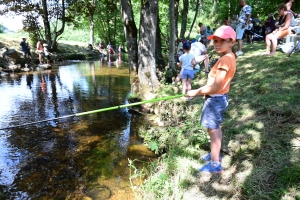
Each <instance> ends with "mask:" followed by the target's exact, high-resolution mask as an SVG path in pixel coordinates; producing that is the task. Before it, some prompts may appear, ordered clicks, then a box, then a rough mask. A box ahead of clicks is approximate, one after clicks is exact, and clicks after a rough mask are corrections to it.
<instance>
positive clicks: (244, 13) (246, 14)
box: [236, 0, 252, 56]
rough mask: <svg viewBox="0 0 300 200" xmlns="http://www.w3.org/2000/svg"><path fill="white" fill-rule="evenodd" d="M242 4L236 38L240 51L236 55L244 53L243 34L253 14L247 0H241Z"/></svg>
mask: <svg viewBox="0 0 300 200" xmlns="http://www.w3.org/2000/svg"><path fill="white" fill-rule="evenodd" d="M240 6H241V7H242V9H241V11H240V16H239V19H238V25H237V26H236V39H237V41H238V51H237V52H236V56H240V55H243V54H244V53H243V51H242V45H243V35H244V32H245V29H246V27H247V26H248V24H249V23H250V18H251V14H252V8H251V6H249V5H247V4H246V0H240Z"/></svg>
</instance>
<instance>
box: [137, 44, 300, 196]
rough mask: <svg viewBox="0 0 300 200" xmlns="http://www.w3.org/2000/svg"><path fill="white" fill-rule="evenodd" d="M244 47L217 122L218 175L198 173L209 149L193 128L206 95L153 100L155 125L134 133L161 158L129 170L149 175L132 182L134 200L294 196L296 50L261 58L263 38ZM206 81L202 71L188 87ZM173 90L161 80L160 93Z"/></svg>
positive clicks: (297, 170) (299, 149)
mask: <svg viewBox="0 0 300 200" xmlns="http://www.w3.org/2000/svg"><path fill="white" fill-rule="evenodd" d="M243 50H244V53H245V54H244V55H243V56H240V57H239V58H238V59H237V73H236V76H235V78H234V80H233V82H232V88H231V91H230V94H229V97H230V105H229V108H228V110H227V113H226V115H225V121H224V123H223V125H222V130H223V144H222V156H223V160H222V163H223V168H224V172H223V174H221V175H217V174H214V175H212V174H201V173H199V171H198V169H199V168H200V167H201V166H202V165H203V164H204V163H203V162H202V161H200V159H199V157H200V156H201V155H204V154H206V153H207V152H209V138H208V137H207V133H206V131H205V130H204V129H203V128H202V127H200V125H199V118H200V116H201V109H202V105H203V102H204V99H203V98H202V97H197V98H194V99H193V100H191V101H187V102H182V101H180V100H174V101H167V102H159V103H158V104H157V107H160V115H159V118H160V119H159V121H160V122H161V123H160V124H161V126H160V127H144V128H143V129H141V130H140V134H141V135H142V136H143V138H144V141H145V143H147V144H148V146H149V148H150V149H152V150H153V151H155V152H156V153H158V154H159V155H160V159H159V161H158V162H157V163H149V167H148V168H145V169H143V170H139V171H137V172H136V173H135V174H134V176H135V177H139V176H140V177H145V174H147V178H146V180H145V182H144V184H143V185H142V186H134V185H133V186H134V187H133V188H135V189H134V190H135V192H136V195H137V196H138V199H147V200H154V199H186V200H196V199H300V192H299V191H300V184H299V182H300V167H299V166H300V142H299V141H300V126H299V124H300V114H299V113H300V112H299V111H300V107H299V104H300V100H299V99H300V94H299V89H298V88H299V86H300V84H299V83H300V82H299V79H300V72H299V62H300V59H299V54H293V55H291V57H287V55H286V54H283V53H282V52H280V51H279V50H278V51H277V54H276V55H275V56H273V57H268V56H263V53H264V51H265V44H264V43H263V42H258V43H254V44H248V45H244V48H243ZM205 83H206V76H205V75H204V73H202V74H200V75H198V76H197V77H196V78H195V79H194V80H193V83H192V87H193V88H198V87H200V86H202V85H204V84H205ZM178 91H180V87H174V86H172V85H164V86H163V89H162V91H161V92H160V95H162V96H163V95H174V94H178ZM157 113H158V111H157Z"/></svg>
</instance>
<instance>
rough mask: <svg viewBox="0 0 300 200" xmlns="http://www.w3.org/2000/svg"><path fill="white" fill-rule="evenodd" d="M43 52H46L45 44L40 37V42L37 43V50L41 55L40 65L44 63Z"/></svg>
mask: <svg viewBox="0 0 300 200" xmlns="http://www.w3.org/2000/svg"><path fill="white" fill-rule="evenodd" d="M43 52H44V49H43V44H42V39H40V38H39V39H38V42H37V43H36V52H35V53H37V54H38V55H39V61H40V65H42V64H43V58H42V56H43Z"/></svg>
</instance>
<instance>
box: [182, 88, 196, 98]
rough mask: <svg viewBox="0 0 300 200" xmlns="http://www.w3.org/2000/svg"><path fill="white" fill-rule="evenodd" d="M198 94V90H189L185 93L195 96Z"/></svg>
mask: <svg viewBox="0 0 300 200" xmlns="http://www.w3.org/2000/svg"><path fill="white" fill-rule="evenodd" d="M197 95H198V90H190V91H188V92H187V93H186V95H185V96H186V97H195V96H197Z"/></svg>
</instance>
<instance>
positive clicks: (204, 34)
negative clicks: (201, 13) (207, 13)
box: [198, 22, 208, 46]
mask: <svg viewBox="0 0 300 200" xmlns="http://www.w3.org/2000/svg"><path fill="white" fill-rule="evenodd" d="M198 26H199V28H200V34H201V42H202V43H203V44H204V45H205V46H206V43H207V42H208V41H207V37H208V32H207V27H206V26H204V25H203V24H202V23H201V22H200V23H199V24H198Z"/></svg>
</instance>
